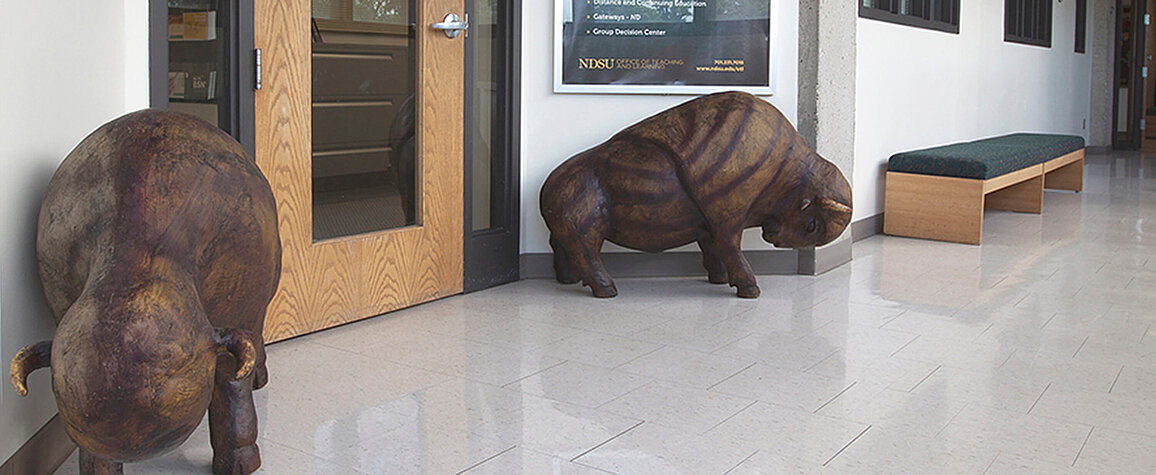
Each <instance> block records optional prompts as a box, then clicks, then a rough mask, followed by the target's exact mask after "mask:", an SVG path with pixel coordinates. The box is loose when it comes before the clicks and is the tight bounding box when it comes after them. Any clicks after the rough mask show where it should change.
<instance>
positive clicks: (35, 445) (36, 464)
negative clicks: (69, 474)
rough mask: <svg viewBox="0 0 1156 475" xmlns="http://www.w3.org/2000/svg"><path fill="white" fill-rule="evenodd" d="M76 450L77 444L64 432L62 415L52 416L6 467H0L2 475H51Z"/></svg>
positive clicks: (9, 459)
mask: <svg viewBox="0 0 1156 475" xmlns="http://www.w3.org/2000/svg"><path fill="white" fill-rule="evenodd" d="M75 449H76V444H74V443H72V439H69V438H68V434H67V433H65V432H64V422H63V421H61V420H60V415H59V414H58V415H55V416H52V419H50V420H49V421H48V423H47V424H44V427H41V428H40V430H38V431H36V434H35V435H33V436H32V438H31V439H28V442H25V443H24V445H23V446H21V447H20V450H17V451H16V453H14V454H12V457H9V458H8V460H7V461H5V462H4V465H0V475H40V474H45V475H47V474H51V473H53V472H55V471H56V469H57V468H60V464H62V463H64V461H65V460H68V456H70V455H72V451H73V450H75Z"/></svg>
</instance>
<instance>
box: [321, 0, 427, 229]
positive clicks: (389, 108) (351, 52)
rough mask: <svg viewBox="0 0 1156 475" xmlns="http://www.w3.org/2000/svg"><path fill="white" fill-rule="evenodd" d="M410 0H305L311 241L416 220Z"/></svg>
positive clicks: (396, 226) (395, 225) (416, 164)
mask: <svg viewBox="0 0 1156 475" xmlns="http://www.w3.org/2000/svg"><path fill="white" fill-rule="evenodd" d="M412 11H413V5H412V0H313V3H312V19H311V35H312V66H313V68H312V69H313V102H312V114H313V132H312V133H313V150H312V179H313V203H312V206H313V240H314V241H321V240H326V239H332V238H338V237H345V236H352V235H357V234H364V233H372V232H377V231H383V230H387V229H393V228H400V227H405V226H410V225H414V224H419V223H420V222H421V220H420V217H419V216H418V214H419V213H417V210H419V209H420V203H417V196H418V190H417V186H416V183H417V182H416V180H415V170H417V169H418V163H417V159H416V156H415V154H414V146H415V143H414V130H415V124H416V121H415V114H414V110H415V109H414V104H415V100H414V81H415V64H416V59H417V58H416V55H415V51H416V50H415V45H416V43H415V35H414V31H413V29H411V28H410V25H411V24H412V23H413V21H412V16H411V12H412Z"/></svg>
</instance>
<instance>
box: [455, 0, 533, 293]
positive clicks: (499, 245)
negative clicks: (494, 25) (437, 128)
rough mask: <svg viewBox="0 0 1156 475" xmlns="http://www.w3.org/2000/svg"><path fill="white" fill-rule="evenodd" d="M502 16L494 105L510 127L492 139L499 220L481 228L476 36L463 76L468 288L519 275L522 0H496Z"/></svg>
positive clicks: (469, 43)
mask: <svg viewBox="0 0 1156 475" xmlns="http://www.w3.org/2000/svg"><path fill="white" fill-rule="evenodd" d="M473 5H474V0H467V8H466V11H467V12H469V11H473V10H474V8H473ZM498 5H499V8H500V9H502V10H501V11H499V12H498V13H499V15H500V17H501V18H500V20H499V23H504V25H505V27H504V28H503V29H500V30H499V32H498V33H497V36H498V37H499V40H500V42H502V43H504V44H503V45H501V46H499V47H497V48H495V50H497V51H498V52H500V53H502V54H504V55H505V61H504V64H503V65H502V66H503V67H502V68H501V69H500V71H503V73H502V74H503V76H504V77H503V78H502V79H503V85H502V86H504V87H501V88H500V89H499V94H498V97H499V98H500V102H499V103H498V104H496V105H495V108H497V109H500V110H501V111H503V112H504V114H503V117H502V119H503V120H502V123H501V124H495V126H498V125H501V126H503V127H504V128H505V130H506V131H507V132H506V134H505V136H504V138H505V140H502V141H501V143H497V144H494V151H493V153H494V161H493V162H492V163H493V165H494V166H492V167H491V173H492V174H494V175H495V176H493V178H495V180H493V182H495V184H499V185H500V186H498V187H497V188H495V189H493V190H491V196H495V195H496V197H500V199H491V200H490V206H491V210H490V216H491V217H492V222H495V223H498V225H499V226H497V227H493V228H490V229H485V230H481V231H474V230H473V227H474V226H473V213H472V208H471V206H470V199H471V197H472V196H473V179H472V176H473V160H472V157H471V151H472V150H473V134H472V133H471V129H470V127H469V120H470V117H471V116H472V115H473V111H472V105H471V104H473V100H472V94H473V87H472V84H473V81H472V77H470V74H471V73H470V71H472V70H473V55H472V54H470V51H471V48H472V47H473V44H474V43H473V42H472V40H470V39H469V38H467V39H466V51H467V53H466V64H465V70H466V74H467V77H466V81H465V88H466V90H465V104H466V107H465V110H464V111H463V113H464V114H465V118H466V127H465V129H464V130H463V133H464V143H463V150H464V153H463V154H462V155H463V160H464V166H465V173H463V186H464V188H463V192H464V197H465V200H464V203H465V206H463V209H462V213H463V216H464V220H463V224H464V229H463V232H464V239H463V248H464V249H463V266H464V268H463V271H464V272H463V276H464V280H463V290H464V291H465V292H473V291H477V290H482V289H486V288H490V287H493V286H495V285H499V284H504V283H507V282H512V281H515V280H518V278H519V261H518V257H519V256H518V252H519V241H518V238H519V226H520V219H519V210H520V207H519V204H520V202H521V192H520V190H521V187H520V178H519V177H520V173H519V156H520V154H519V150H520V148H521V141H520V137H519V124H520V121H521V117H520V115H519V109H520V107H519V102H520V99H519V91H520V90H521V81H520V79H519V75H518V74H517V73H518V71H519V68H520V65H521V59H522V58H521V49H522V48H521V16H522V13H521V2H506V1H502V2H498Z"/></svg>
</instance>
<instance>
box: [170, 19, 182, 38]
mask: <svg viewBox="0 0 1156 475" xmlns="http://www.w3.org/2000/svg"><path fill="white" fill-rule="evenodd" d="M184 37H185V24H184V15H182V14H180V13H169V39H170V40H179V39H183V38H184Z"/></svg>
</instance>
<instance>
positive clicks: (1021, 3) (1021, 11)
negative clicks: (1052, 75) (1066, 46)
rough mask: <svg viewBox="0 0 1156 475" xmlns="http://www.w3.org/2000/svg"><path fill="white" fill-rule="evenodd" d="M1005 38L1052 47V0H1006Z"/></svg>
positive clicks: (1011, 40)
mask: <svg viewBox="0 0 1156 475" xmlns="http://www.w3.org/2000/svg"><path fill="white" fill-rule="evenodd" d="M1003 18H1004V30H1003V31H1004V33H1003V40H1004V41H1010V42H1012V43H1023V44H1028V45H1036V46H1043V47H1045V48H1051V47H1052V0H1004V17H1003Z"/></svg>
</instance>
